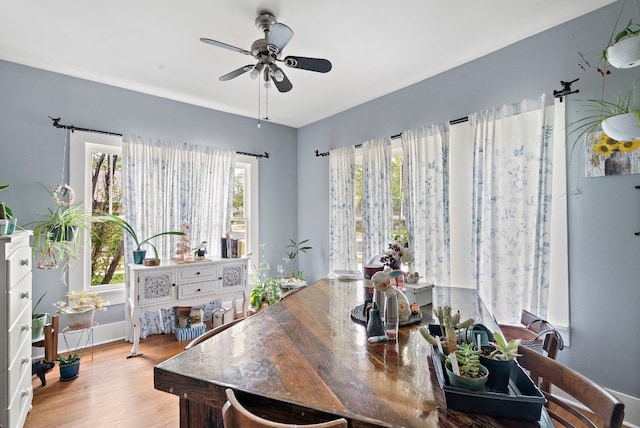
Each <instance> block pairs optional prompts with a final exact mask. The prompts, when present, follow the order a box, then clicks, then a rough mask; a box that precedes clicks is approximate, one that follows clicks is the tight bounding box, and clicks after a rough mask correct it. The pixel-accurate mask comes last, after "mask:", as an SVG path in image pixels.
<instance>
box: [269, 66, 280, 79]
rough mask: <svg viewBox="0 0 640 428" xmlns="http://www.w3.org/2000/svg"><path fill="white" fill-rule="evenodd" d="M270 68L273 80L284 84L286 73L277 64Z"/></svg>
mask: <svg viewBox="0 0 640 428" xmlns="http://www.w3.org/2000/svg"><path fill="white" fill-rule="evenodd" d="M269 68H270V69H271V74H272V75H273V78H274V79H276V82H282V81H283V80H284V72H283V71H282V69H281V68H280V67H278V66H277V65H275V64H269Z"/></svg>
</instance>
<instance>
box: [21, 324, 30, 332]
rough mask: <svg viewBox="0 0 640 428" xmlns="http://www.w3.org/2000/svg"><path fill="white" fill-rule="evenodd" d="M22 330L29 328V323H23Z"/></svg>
mask: <svg viewBox="0 0 640 428" xmlns="http://www.w3.org/2000/svg"><path fill="white" fill-rule="evenodd" d="M20 330H23V331H24V330H29V324H22V327H20Z"/></svg>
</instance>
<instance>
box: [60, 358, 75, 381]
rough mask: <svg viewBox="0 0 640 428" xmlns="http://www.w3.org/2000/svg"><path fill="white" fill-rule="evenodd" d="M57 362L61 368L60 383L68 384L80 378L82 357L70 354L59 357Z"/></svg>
mask: <svg viewBox="0 0 640 428" xmlns="http://www.w3.org/2000/svg"><path fill="white" fill-rule="evenodd" d="M57 361H58V363H59V366H60V381H61V382H66V381H69V380H73V379H75V378H77V377H78V373H79V372H80V355H78V354H76V353H70V354H69V355H67V356H66V357H65V356H62V355H58V358H57Z"/></svg>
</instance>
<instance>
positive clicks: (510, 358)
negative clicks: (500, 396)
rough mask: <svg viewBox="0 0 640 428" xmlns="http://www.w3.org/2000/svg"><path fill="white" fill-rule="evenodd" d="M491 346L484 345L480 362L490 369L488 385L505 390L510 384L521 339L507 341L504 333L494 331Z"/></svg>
mask: <svg viewBox="0 0 640 428" xmlns="http://www.w3.org/2000/svg"><path fill="white" fill-rule="evenodd" d="M493 340H494V341H493V342H491V343H490V345H491V346H489V347H483V348H482V354H481V355H480V362H481V363H482V365H484V366H485V367H487V369H489V377H488V379H487V383H486V386H487V387H489V388H493V389H495V390H498V391H504V390H506V389H507V386H508V385H509V377H510V375H511V369H512V366H513V365H514V364H515V358H516V357H517V356H518V347H519V346H520V342H521V340H520V339H513V340H509V341H507V340H506V339H505V338H504V336H503V335H502V333H500V332H499V331H496V332H494V333H493Z"/></svg>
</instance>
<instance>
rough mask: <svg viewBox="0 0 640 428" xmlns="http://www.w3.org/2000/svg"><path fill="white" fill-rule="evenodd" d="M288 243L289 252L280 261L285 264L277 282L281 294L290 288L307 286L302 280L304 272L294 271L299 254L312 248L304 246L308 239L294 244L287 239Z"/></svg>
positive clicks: (291, 240) (293, 241)
mask: <svg viewBox="0 0 640 428" xmlns="http://www.w3.org/2000/svg"><path fill="white" fill-rule="evenodd" d="M289 241H290V242H291V243H290V244H289V245H288V246H287V248H291V251H289V252H287V253H286V257H284V258H283V259H282V260H283V261H284V262H285V267H284V269H283V271H282V272H281V273H280V278H279V280H278V281H279V284H280V288H281V289H282V291H283V292H287V291H288V290H291V289H292V288H298V287H302V286H304V285H306V284H307V282H306V281H305V280H304V272H302V271H299V270H296V263H297V260H298V255H299V254H300V253H306V252H307V251H309V250H311V249H312V247H310V246H306V245H305V244H306V243H307V242H309V240H308V239H304V240H302V241H300V242H296V241H295V240H293V239H289Z"/></svg>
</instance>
